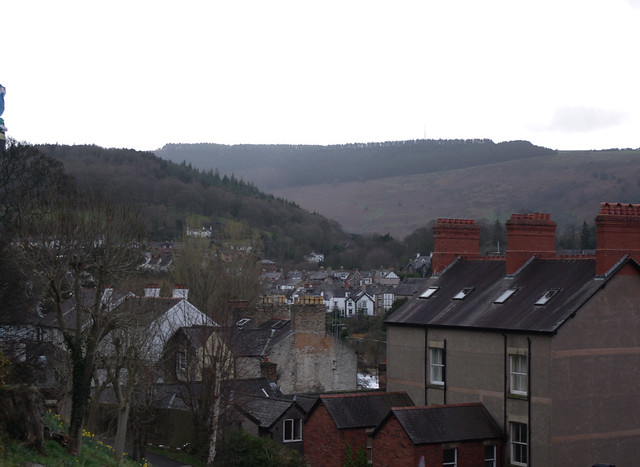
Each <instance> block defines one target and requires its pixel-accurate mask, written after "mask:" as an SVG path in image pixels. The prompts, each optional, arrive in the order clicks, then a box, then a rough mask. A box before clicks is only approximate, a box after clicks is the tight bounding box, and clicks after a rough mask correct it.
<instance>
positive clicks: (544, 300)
mask: <svg viewBox="0 0 640 467" xmlns="http://www.w3.org/2000/svg"><path fill="white" fill-rule="evenodd" d="M558 292H559V290H558V289H549V290H547V291H546V292H545V293H544V295H543V296H542V297H540V298H539V299H538V301H537V302H536V305H546V304H547V302H548V301H549V300H551V299H552V298H553V297H554V296H555V294H557V293H558Z"/></svg>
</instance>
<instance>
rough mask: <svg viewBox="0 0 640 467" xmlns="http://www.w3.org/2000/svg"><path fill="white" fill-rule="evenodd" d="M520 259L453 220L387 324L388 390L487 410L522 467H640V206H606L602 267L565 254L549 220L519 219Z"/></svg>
mask: <svg viewBox="0 0 640 467" xmlns="http://www.w3.org/2000/svg"><path fill="white" fill-rule="evenodd" d="M506 227H507V237H508V238H507V244H508V248H507V251H506V254H505V255H504V256H500V257H488V258H482V257H481V256H480V253H479V228H478V226H477V225H476V223H475V221H472V220H460V219H439V220H438V221H437V223H436V224H435V226H434V253H433V270H434V273H435V274H434V275H433V276H432V277H430V278H429V279H428V280H427V282H426V283H425V285H424V287H423V289H422V293H421V294H420V295H418V296H416V297H413V298H410V299H409V301H408V302H407V303H406V304H405V305H403V306H402V307H401V308H400V309H398V310H397V311H396V312H395V313H394V314H393V315H391V317H389V318H388V319H387V320H386V324H387V385H388V386H387V387H388V389H389V390H393V391H406V392H407V393H408V394H409V395H410V396H411V398H412V399H413V400H414V401H415V402H416V403H417V404H419V405H426V404H429V405H431V404H464V403H473V402H482V403H483V404H484V406H485V407H486V408H487V410H488V412H489V413H490V414H491V416H492V417H493V419H495V420H496V421H497V423H498V425H499V427H500V429H501V430H502V431H503V432H504V433H505V435H506V439H507V442H506V444H505V449H504V452H503V453H502V456H503V459H504V461H505V463H506V464H510V465H517V466H531V465H541V466H551V465H593V464H594V463H597V462H604V463H611V464H615V465H628V464H630V463H633V462H635V459H637V458H638V457H640V431H638V427H639V426H640V399H639V398H638V396H637V387H638V384H639V383H640V377H639V376H638V375H639V374H638V372H636V371H634V370H633V369H635V368H638V366H640V333H639V332H638V326H639V325H640V265H639V263H638V260H639V259H640V205H622V204H610V203H603V204H602V206H601V210H600V214H599V215H598V216H597V217H596V227H597V235H598V248H597V250H596V253H595V255H593V256H570V257H566V256H560V255H557V254H556V252H555V249H554V235H555V223H554V222H553V221H551V219H550V216H549V215H548V214H514V215H512V216H511V218H510V219H509V220H508V221H507V224H506Z"/></svg>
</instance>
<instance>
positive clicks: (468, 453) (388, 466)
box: [373, 417, 503, 467]
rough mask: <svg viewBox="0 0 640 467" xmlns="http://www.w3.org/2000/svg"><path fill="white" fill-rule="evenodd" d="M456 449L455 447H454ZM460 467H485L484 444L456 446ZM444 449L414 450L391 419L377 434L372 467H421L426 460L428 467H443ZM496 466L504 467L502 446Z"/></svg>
mask: <svg viewBox="0 0 640 467" xmlns="http://www.w3.org/2000/svg"><path fill="white" fill-rule="evenodd" d="M452 446H453V445H452ZM455 446H456V447H457V449H458V467H476V466H483V465H484V455H485V447H484V442H483V441H473V442H466V443H456V444H455ZM443 451H444V446H443V445H441V444H432V445H420V446H414V445H413V443H412V442H411V440H410V439H409V437H408V436H407V434H406V432H405V431H404V429H403V428H402V427H401V426H400V423H399V422H398V420H397V419H396V418H395V417H390V418H389V419H387V421H386V422H385V423H384V425H383V426H382V427H381V428H380V430H378V431H377V432H376V435H375V437H374V439H373V465H375V466H376V467H378V466H380V467H396V466H400V465H403V466H404V465H419V463H420V459H421V458H422V457H424V465H425V467H430V466H441V465H442V461H443ZM496 451H497V452H496V454H497V456H498V459H497V461H498V462H497V465H498V466H502V465H503V464H502V460H501V453H502V445H501V444H499V445H498V446H497V447H496Z"/></svg>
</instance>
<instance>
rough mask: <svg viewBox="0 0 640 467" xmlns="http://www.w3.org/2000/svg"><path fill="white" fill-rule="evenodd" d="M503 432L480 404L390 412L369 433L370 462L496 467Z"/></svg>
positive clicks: (388, 466) (391, 466)
mask: <svg viewBox="0 0 640 467" xmlns="http://www.w3.org/2000/svg"><path fill="white" fill-rule="evenodd" d="M502 439H503V435H502V431H501V430H500V428H499V426H498V424H497V423H496V422H495V421H494V420H493V418H492V417H491V415H489V413H488V411H487V410H486V409H485V407H484V406H483V405H482V404H481V403H472V404H457V405H444V406H428V407H395V408H392V409H391V412H389V415H387V417H386V418H385V419H384V420H383V422H382V423H380V425H378V427H376V429H375V430H374V433H373V439H372V457H371V463H372V464H373V465H376V466H380V467H395V466H398V465H416V466H420V465H424V466H425V467H426V466H441V465H452V466H456V467H476V466H479V465H484V466H485V467H497V466H502V465H503V460H502V457H501V455H502Z"/></svg>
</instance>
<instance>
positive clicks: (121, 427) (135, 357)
mask: <svg viewBox="0 0 640 467" xmlns="http://www.w3.org/2000/svg"><path fill="white" fill-rule="evenodd" d="M130 310H133V311H135V307H132V308H130ZM123 318H124V317H123ZM139 318H140V316H139V315H138V314H136V313H131V314H129V313H128V314H127V316H126V319H123V320H122V324H121V325H120V326H118V328H116V329H114V330H113V331H111V332H110V333H109V335H108V336H107V337H106V338H105V340H104V345H102V346H101V347H100V350H101V352H102V355H101V361H102V362H103V364H104V369H105V370H106V375H105V376H106V378H105V379H106V382H108V383H109V384H110V385H111V387H112V388H113V393H114V396H115V400H116V404H117V414H118V423H117V428H116V436H115V440H114V445H113V449H114V454H115V457H116V458H117V459H122V456H123V454H124V447H125V441H126V438H127V426H128V422H129V412H130V409H131V404H132V397H133V393H134V390H135V389H136V388H137V387H138V381H139V377H140V376H142V374H143V373H149V372H150V373H153V369H154V364H155V362H153V360H152V359H150V358H149V348H150V345H151V340H152V333H151V332H150V331H149V329H148V328H147V327H146V326H144V325H142V323H140V319H139Z"/></svg>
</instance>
